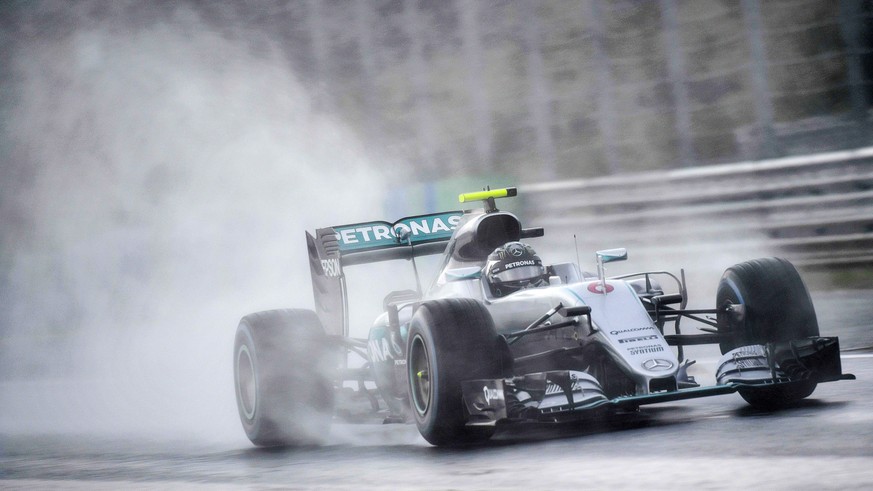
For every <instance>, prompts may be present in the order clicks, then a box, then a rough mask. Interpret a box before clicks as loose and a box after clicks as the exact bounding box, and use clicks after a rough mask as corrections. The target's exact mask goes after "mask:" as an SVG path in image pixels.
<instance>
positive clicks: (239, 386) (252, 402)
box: [236, 344, 258, 421]
mask: <svg viewBox="0 0 873 491" xmlns="http://www.w3.org/2000/svg"><path fill="white" fill-rule="evenodd" d="M236 395H237V400H239V403H240V407H241V408H242V410H243V415H244V416H245V418H246V419H247V420H249V421H251V420H252V419H254V417H255V409H256V408H257V403H258V384H257V380H256V379H255V363H254V361H253V360H252V356H251V353H249V347H248V346H246V345H244V344H243V345H241V346H240V348H239V351H238V352H237V355H236Z"/></svg>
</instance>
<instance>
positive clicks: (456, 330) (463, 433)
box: [407, 298, 511, 445]
mask: <svg viewBox="0 0 873 491" xmlns="http://www.w3.org/2000/svg"><path fill="white" fill-rule="evenodd" d="M408 339H409V341H408V348H407V370H408V374H409V398H410V404H409V405H410V409H411V412H412V414H413V416H414V417H415V422H416V425H417V426H418V431H419V432H420V433H421V435H422V436H423V437H424V439H425V440H427V441H428V442H430V443H431V444H433V445H464V444H470V443H476V442H481V441H485V440H487V439H489V438H491V435H492V434H493V433H494V427H493V426H491V427H487V426H486V427H468V426H466V420H467V413H466V408H465V407H464V402H463V396H462V392H461V382H462V381H465V380H476V379H498V378H501V377H503V376H504V373H505V371H506V370H508V368H509V367H508V366H507V365H508V363H511V361H510V360H507V359H506V354H507V353H508V349H507V347H506V345H505V344H506V341H505V340H504V339H503V338H501V337H500V336H498V335H497V332H496V331H495V329H494V321H493V320H492V318H491V314H490V313H489V312H488V310H486V309H485V306H483V305H482V304H481V303H479V302H477V301H475V300H472V299H460V298H450V299H442V300H434V301H430V302H427V303H424V304H422V305H421V306H420V307H419V308H418V310H417V311H416V313H415V315H414V316H413V317H412V321H411V323H410V328H409V338H408ZM501 344H502V346H501Z"/></svg>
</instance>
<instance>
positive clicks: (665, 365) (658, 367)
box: [643, 358, 673, 372]
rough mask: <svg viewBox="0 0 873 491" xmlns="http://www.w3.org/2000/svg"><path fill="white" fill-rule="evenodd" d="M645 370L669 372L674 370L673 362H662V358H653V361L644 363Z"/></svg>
mask: <svg viewBox="0 0 873 491" xmlns="http://www.w3.org/2000/svg"><path fill="white" fill-rule="evenodd" d="M643 368H645V369H646V370H649V371H651V372H659V371H663V370H669V369H671V368H673V362H672V361H670V360H662V359H660V358H653V359H651V360H646V361H644V362H643Z"/></svg>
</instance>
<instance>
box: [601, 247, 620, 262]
mask: <svg viewBox="0 0 873 491" xmlns="http://www.w3.org/2000/svg"><path fill="white" fill-rule="evenodd" d="M595 254H597V262H598V263H600V264H606V263H611V262H615V261H625V260H627V249H625V248H624V247H622V248H619V249H607V250H605V251H597V252H596V253H595Z"/></svg>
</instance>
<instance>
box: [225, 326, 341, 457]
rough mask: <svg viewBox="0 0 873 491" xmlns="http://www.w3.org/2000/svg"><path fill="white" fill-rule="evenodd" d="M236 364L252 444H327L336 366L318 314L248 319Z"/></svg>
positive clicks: (236, 382)
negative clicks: (332, 360)
mask: <svg viewBox="0 0 873 491" xmlns="http://www.w3.org/2000/svg"><path fill="white" fill-rule="evenodd" d="M233 365H234V385H235V388H236V400H237V408H238V409H239V416H240V421H241V422H242V425H243V429H245V432H246V435H247V436H248V438H249V440H251V441H252V443H254V444H255V445H258V446H292V445H306V444H314V443H318V442H320V441H321V440H322V439H323V437H324V436H325V435H326V433H327V432H328V431H329V429H330V422H331V418H332V416H333V414H332V413H333V377H332V369H333V366H332V364H331V357H330V352H329V350H328V345H327V342H326V337H325V334H324V329H323V328H322V327H321V323H320V322H319V321H318V317H316V315H315V313H314V312H312V311H308V310H292V309H288V310H271V311H266V312H259V313H256V314H250V315H247V316H245V317H243V318H242V320H241V321H240V323H239V327H238V328H237V333H236V341H235V343H234V364H233Z"/></svg>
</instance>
